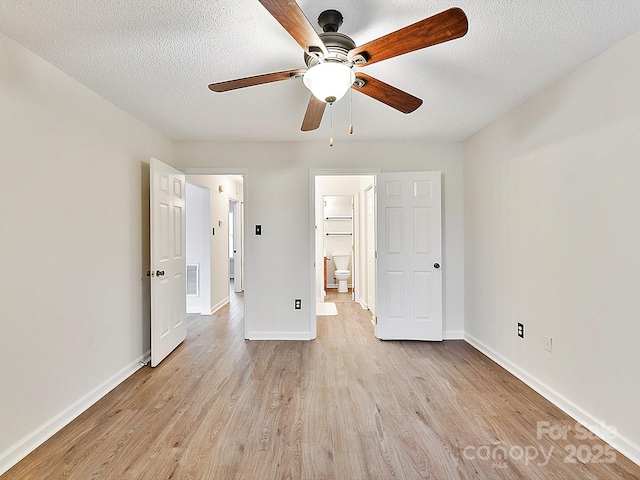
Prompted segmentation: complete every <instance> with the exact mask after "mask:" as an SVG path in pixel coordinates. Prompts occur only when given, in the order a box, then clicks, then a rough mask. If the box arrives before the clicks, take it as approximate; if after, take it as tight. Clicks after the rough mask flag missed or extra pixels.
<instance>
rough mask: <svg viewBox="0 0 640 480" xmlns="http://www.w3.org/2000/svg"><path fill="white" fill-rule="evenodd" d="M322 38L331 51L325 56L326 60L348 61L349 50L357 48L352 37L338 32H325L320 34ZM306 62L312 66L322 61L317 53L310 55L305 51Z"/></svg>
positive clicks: (308, 65)
mask: <svg viewBox="0 0 640 480" xmlns="http://www.w3.org/2000/svg"><path fill="white" fill-rule="evenodd" d="M320 38H321V39H322V41H323V43H324V44H325V46H326V47H327V50H328V51H329V55H327V56H326V57H324V60H325V61H334V62H340V63H348V61H349V59H348V53H349V50H351V49H353V48H356V44H355V42H354V41H353V40H352V39H351V37H349V36H347V35H345V34H343V33H338V32H325V33H321V34H320ZM304 62H305V63H306V64H307V67H309V68H311V67H313V66H314V65H317V64H318V63H320V62H321V60H320V59H319V58H318V57H316V56H315V55H309V54H308V53H307V52H305V53H304Z"/></svg>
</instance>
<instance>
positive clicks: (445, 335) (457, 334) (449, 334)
mask: <svg viewBox="0 0 640 480" xmlns="http://www.w3.org/2000/svg"><path fill="white" fill-rule="evenodd" d="M442 339H443V340H464V331H463V330H445V331H444V332H442Z"/></svg>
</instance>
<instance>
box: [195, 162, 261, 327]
mask: <svg viewBox="0 0 640 480" xmlns="http://www.w3.org/2000/svg"><path fill="white" fill-rule="evenodd" d="M182 172H183V173H184V174H185V175H241V176H242V177H243V180H242V182H243V195H242V199H243V202H242V203H243V204H244V205H243V215H242V230H243V231H244V232H246V231H247V218H248V215H247V211H248V210H247V208H248V205H249V201H248V197H249V169H248V168H231V167H229V168H220V167H205V168H201V167H199V168H193V167H187V168H184V169H182ZM243 249H244V251H243V259H242V265H243V273H244V274H245V275H244V278H243V280H242V285H243V289H244V294H243V299H244V302H245V304H246V302H247V296H248V295H249V289H248V288H247V287H248V285H247V281H246V279H247V275H246V272H247V270H248V269H249V263H248V262H247V255H246V244H245V245H243ZM248 325H249V322H248V321H247V309H246V308H245V309H244V338H248V333H249V331H248V327H247V326H248Z"/></svg>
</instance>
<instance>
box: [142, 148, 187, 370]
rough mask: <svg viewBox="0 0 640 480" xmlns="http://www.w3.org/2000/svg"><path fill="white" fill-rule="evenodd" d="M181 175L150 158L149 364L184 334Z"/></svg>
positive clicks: (179, 340)
mask: <svg viewBox="0 0 640 480" xmlns="http://www.w3.org/2000/svg"><path fill="white" fill-rule="evenodd" d="M185 192H186V185H185V177H184V174H183V173H182V172H179V171H178V170H176V169H174V168H172V167H170V166H169V165H165V164H164V163H162V162H160V161H158V160H156V159H155V158H152V159H151V366H152V367H155V366H156V365H158V364H159V363H160V362H161V361H162V360H163V359H164V358H165V357H166V356H167V355H169V354H170V353H171V352H172V351H173V350H174V349H175V348H176V347H177V346H178V345H180V343H181V342H182V341H183V340H184V339H185V338H186V336H187V326H186V320H187V308H186V291H187V290H186V289H187V287H186V277H187V276H186V269H187V266H186V246H185V237H186V215H185Z"/></svg>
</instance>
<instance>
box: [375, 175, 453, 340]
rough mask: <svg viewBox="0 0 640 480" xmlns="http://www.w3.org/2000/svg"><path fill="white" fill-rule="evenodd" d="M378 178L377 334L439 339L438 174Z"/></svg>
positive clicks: (440, 322) (401, 337) (405, 337)
mask: <svg viewBox="0 0 640 480" xmlns="http://www.w3.org/2000/svg"><path fill="white" fill-rule="evenodd" d="M377 178H378V191H377V220H378V222H377V239H376V240H377V241H376V244H377V249H378V261H377V280H376V283H377V294H376V316H377V323H376V337H378V338H381V339H384V340H442V268H441V264H442V258H441V257H442V238H441V235H442V228H441V199H440V195H441V193H440V188H441V186H440V172H403V173H384V174H378V176H377Z"/></svg>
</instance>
